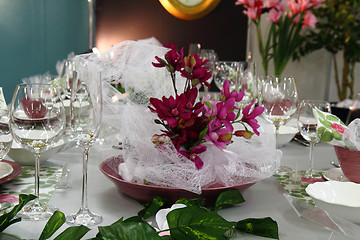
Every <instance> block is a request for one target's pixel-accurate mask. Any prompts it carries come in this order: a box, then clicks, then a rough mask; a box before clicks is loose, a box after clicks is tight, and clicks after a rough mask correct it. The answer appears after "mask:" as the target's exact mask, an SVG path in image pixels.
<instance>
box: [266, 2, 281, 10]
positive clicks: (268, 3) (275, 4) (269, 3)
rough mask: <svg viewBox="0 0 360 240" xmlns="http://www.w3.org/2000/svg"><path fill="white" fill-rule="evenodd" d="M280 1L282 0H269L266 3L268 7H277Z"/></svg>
mask: <svg viewBox="0 0 360 240" xmlns="http://www.w3.org/2000/svg"><path fill="white" fill-rule="evenodd" d="M279 3H280V0H267V1H266V2H265V4H264V7H266V8H276V7H277V6H278V5H279Z"/></svg>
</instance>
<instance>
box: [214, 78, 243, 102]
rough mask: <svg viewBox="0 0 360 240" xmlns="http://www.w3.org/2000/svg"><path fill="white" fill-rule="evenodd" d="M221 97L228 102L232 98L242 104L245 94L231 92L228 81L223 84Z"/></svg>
mask: <svg viewBox="0 0 360 240" xmlns="http://www.w3.org/2000/svg"><path fill="white" fill-rule="evenodd" d="M220 95H221V96H222V97H224V98H225V99H226V100H227V99H230V98H234V99H235V102H240V101H241V100H242V99H243V97H244V93H243V92H236V91H232V92H230V83H229V80H226V81H225V82H224V84H223V89H222V90H221V92H220Z"/></svg>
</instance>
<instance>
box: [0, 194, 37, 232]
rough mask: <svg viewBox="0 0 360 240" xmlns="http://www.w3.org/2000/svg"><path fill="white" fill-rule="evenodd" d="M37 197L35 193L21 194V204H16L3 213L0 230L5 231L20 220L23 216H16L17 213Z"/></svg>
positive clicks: (0, 219) (0, 218)
mask: <svg viewBox="0 0 360 240" xmlns="http://www.w3.org/2000/svg"><path fill="white" fill-rule="evenodd" d="M35 198H36V197H35V196H34V195H25V194H20V195H19V204H18V205H16V206H14V207H13V209H12V210H11V211H10V212H8V213H5V214H3V215H2V216H1V217H0V232H3V231H4V230H5V229H6V228H7V227H8V226H10V225H12V224H14V223H17V222H20V221H21V218H18V217H16V214H18V212H20V211H21V209H22V208H23V207H24V206H25V205H26V204H27V203H28V202H30V201H31V200H34V199H35Z"/></svg>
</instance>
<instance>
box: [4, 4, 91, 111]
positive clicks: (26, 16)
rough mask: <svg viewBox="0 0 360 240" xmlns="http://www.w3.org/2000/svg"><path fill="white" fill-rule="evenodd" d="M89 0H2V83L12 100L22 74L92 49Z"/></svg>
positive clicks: (48, 68)
mask: <svg viewBox="0 0 360 240" xmlns="http://www.w3.org/2000/svg"><path fill="white" fill-rule="evenodd" d="M88 26H89V21H88V1H87V0H60V1H59V0H1V1H0V50H1V51H0V87H3V88H4V94H5V98H6V101H7V103H8V104H9V103H10V101H11V98H12V94H13V92H14V90H15V87H16V85H17V84H19V83H20V82H21V79H22V78H25V77H30V76H33V75H38V74H43V73H46V72H49V73H51V74H56V69H55V66H56V62H57V61H58V60H62V59H65V58H66V57H67V55H68V54H69V53H71V52H74V53H75V54H80V53H83V52H86V51H87V50H88V39H89V37H88V31H89V27H88Z"/></svg>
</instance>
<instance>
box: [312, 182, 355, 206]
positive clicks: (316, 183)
mask: <svg viewBox="0 0 360 240" xmlns="http://www.w3.org/2000/svg"><path fill="white" fill-rule="evenodd" d="M324 184H326V185H330V186H332V185H352V186H356V187H357V188H359V189H360V184H357V183H354V182H339V181H334V180H330V181H325V182H315V183H312V184H309V185H308V186H307V187H306V188H305V191H306V193H307V194H308V195H309V196H310V197H312V198H313V199H314V200H315V201H316V200H317V201H321V202H324V203H328V204H332V205H336V206H343V207H349V208H354V209H356V208H359V207H360V201H359V202H358V203H357V204H358V205H351V204H349V203H340V202H337V201H334V202H330V201H328V200H326V199H324V198H322V197H321V196H319V195H316V192H315V191H314V190H315V187H316V186H318V185H324ZM314 194H315V195H314Z"/></svg>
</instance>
